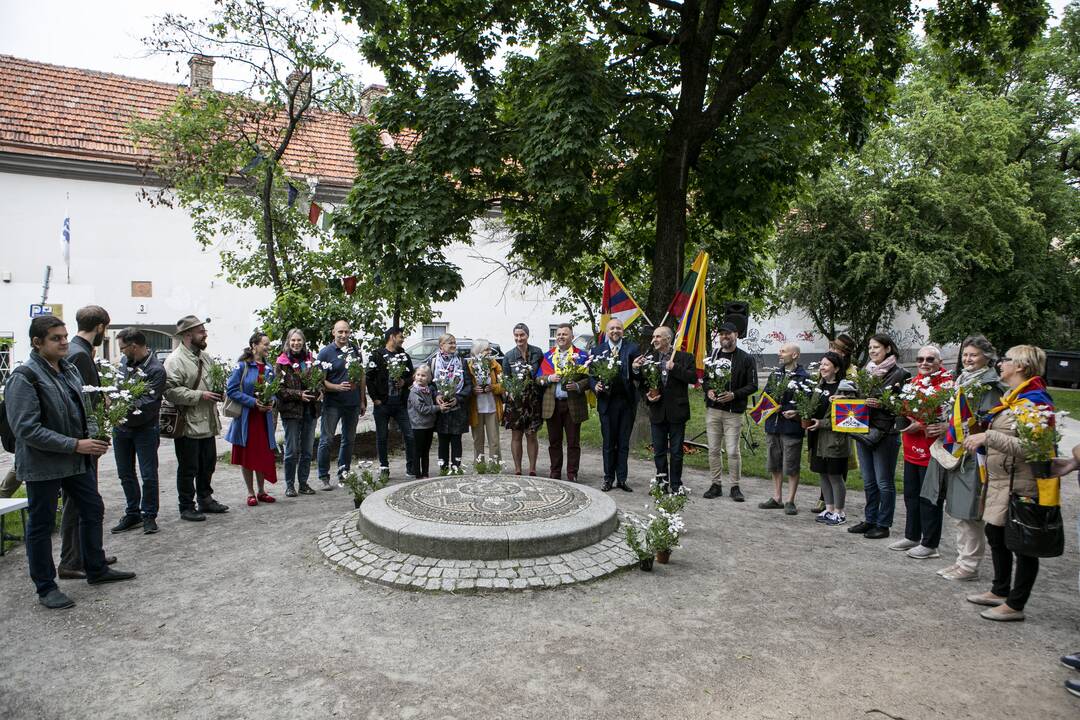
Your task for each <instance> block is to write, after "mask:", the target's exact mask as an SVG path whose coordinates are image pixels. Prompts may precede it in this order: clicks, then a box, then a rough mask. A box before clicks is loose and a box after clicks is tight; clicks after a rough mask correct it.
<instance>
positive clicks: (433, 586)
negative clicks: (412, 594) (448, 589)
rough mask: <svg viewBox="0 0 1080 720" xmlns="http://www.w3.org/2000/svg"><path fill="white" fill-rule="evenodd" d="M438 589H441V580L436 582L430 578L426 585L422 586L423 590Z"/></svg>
mask: <svg viewBox="0 0 1080 720" xmlns="http://www.w3.org/2000/svg"><path fill="white" fill-rule="evenodd" d="M440 587H442V581H441V580H436V579H434V578H430V579H429V580H428V581H427V584H426V585H425V586H424V589H425V590H438V589H439V588H440Z"/></svg>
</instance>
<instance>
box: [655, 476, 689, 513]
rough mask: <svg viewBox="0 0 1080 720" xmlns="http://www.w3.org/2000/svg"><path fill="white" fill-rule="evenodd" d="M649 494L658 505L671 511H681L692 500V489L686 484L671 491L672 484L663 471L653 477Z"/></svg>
mask: <svg viewBox="0 0 1080 720" xmlns="http://www.w3.org/2000/svg"><path fill="white" fill-rule="evenodd" d="M649 496H650V497H652V499H653V502H654V503H656V507H658V508H660V509H662V510H666V511H667V512H669V513H680V512H682V510H683V508H684V507H686V503H688V502H690V489H689V488H688V487H686V486H685V485H683V486H681V487H680V488H679V489H678V490H676V491H675V492H671V486H670V485H668V484H667V476H666V475H664V474H663V473H661V474H660V475H657V476H656V477H654V478H653V480H652V484H651V485H650V487H649Z"/></svg>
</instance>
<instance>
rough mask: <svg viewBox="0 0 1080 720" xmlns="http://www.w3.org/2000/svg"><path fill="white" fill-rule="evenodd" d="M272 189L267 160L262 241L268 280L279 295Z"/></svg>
mask: <svg viewBox="0 0 1080 720" xmlns="http://www.w3.org/2000/svg"><path fill="white" fill-rule="evenodd" d="M273 189H274V166H273V164H272V163H271V162H270V161H269V160H267V161H266V172H265V173H264V175H263V186H262V193H261V198H260V199H261V200H262V211H263V243H264V245H265V247H266V265H267V267H268V268H269V269H270V282H272V283H273V285H274V294H275V295H281V294H282V292H283V291H284V287H283V286H282V284H281V273H280V272H279V271H278V260H277V252H276V249H275V247H274V216H273V213H272V212H271V210H270V201H271V193H272V192H273Z"/></svg>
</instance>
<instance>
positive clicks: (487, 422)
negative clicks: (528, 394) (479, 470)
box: [467, 340, 503, 460]
mask: <svg viewBox="0 0 1080 720" xmlns="http://www.w3.org/2000/svg"><path fill="white" fill-rule="evenodd" d="M467 366H468V368H469V376H470V377H471V378H472V386H473V391H472V395H471V396H470V397H469V427H471V428H472V436H473V450H474V451H475V457H476V458H480V457H481V456H482V457H484V458H486V459H488V460H494V459H501V458H502V448H501V447H500V446H499V424H500V423H502V414H503V402H502V394H503V389H502V384H501V383H500V382H499V379H500V377H501V376H502V366H501V365H500V364H499V363H498V362H497V361H496V360H495V358H493V357H491V343H489V342H488V341H487V340H477V341H475V342H474V343H473V346H472V353H471V355H470V357H469V362H468V363H467ZM485 436H486V437H487V452H485V451H484V438H485Z"/></svg>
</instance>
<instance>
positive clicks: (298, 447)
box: [282, 408, 315, 490]
mask: <svg viewBox="0 0 1080 720" xmlns="http://www.w3.org/2000/svg"><path fill="white" fill-rule="evenodd" d="M282 424H283V425H284V426H285V489H286V490H292V489H293V487H294V484H295V482H296V480H297V479H299V480H300V487H305V486H306V485H307V484H308V477H309V476H310V475H311V455H312V451H313V450H314V449H315V416H314V415H312V414H311V411H310V410H308V409H306V408H305V409H304V416H303V417H299V418H283V419H282Z"/></svg>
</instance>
